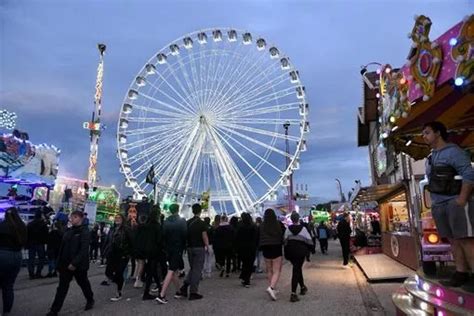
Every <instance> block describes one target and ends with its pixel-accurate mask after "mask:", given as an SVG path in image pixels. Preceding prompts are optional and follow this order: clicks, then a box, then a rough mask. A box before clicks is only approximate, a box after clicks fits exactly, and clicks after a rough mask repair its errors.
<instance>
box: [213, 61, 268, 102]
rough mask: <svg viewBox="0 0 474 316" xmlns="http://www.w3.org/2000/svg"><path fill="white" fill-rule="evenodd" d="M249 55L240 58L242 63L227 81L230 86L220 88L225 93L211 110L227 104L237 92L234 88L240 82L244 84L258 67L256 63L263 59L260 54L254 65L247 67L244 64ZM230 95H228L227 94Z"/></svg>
mask: <svg viewBox="0 0 474 316" xmlns="http://www.w3.org/2000/svg"><path fill="white" fill-rule="evenodd" d="M250 54H251V52H247V55H246V56H245V57H243V58H242V62H241V63H240V64H239V66H237V67H236V69H235V70H234V72H233V78H232V79H229V80H228V82H229V84H230V86H228V85H224V86H223V87H222V88H221V91H225V93H224V94H223V96H222V98H220V99H219V100H217V101H216V102H214V104H213V109H215V107H216V106H218V105H219V104H220V103H222V104H226V103H227V102H229V100H230V99H231V96H232V95H234V94H235V93H236V92H235V91H236V90H239V91H240V89H237V88H236V87H238V85H239V84H240V83H241V82H245V80H248V77H249V76H248V74H249V73H250V74H252V73H251V71H252V70H253V69H254V68H257V66H256V65H258V63H259V62H260V60H261V59H262V58H263V56H264V54H260V56H259V57H258V58H257V62H256V63H255V64H254V65H250V66H248V65H247V64H246V63H244V61H246V60H245V58H246V57H247V56H249V55H250ZM245 65H247V67H244V66H245ZM235 76H236V77H237V79H234V78H235ZM229 93H230V94H229Z"/></svg>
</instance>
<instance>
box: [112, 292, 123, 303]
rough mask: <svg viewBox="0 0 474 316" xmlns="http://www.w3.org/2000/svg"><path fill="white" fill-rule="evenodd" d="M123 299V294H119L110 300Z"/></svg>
mask: <svg viewBox="0 0 474 316" xmlns="http://www.w3.org/2000/svg"><path fill="white" fill-rule="evenodd" d="M121 299H122V294H117V296H115V297H112V298H111V299H110V301H112V302H118V301H120V300H121Z"/></svg>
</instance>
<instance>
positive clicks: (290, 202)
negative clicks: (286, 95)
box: [283, 121, 293, 213]
mask: <svg viewBox="0 0 474 316" xmlns="http://www.w3.org/2000/svg"><path fill="white" fill-rule="evenodd" d="M289 127H290V122H289V121H286V122H285V123H284V124H283V128H284V129H285V143H286V153H287V155H286V169H287V170H289V168H288V167H289V166H290V157H289V154H290V142H289V140H288V128H289ZM289 172H290V174H289V176H288V178H289V180H290V185H289V186H288V189H287V194H288V212H290V213H291V212H293V171H291V170H289Z"/></svg>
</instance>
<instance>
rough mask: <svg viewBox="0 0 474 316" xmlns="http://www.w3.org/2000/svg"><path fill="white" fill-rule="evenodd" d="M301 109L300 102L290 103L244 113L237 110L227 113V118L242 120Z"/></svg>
mask: <svg viewBox="0 0 474 316" xmlns="http://www.w3.org/2000/svg"><path fill="white" fill-rule="evenodd" d="M299 107H300V102H290V103H285V104H278V105H272V106H267V107H263V108H259V109H252V110H244V111H241V110H237V111H234V112H231V113H225V117H231V118H240V117H246V116H258V115H261V114H269V113H278V112H284V111H290V110H295V109H299Z"/></svg>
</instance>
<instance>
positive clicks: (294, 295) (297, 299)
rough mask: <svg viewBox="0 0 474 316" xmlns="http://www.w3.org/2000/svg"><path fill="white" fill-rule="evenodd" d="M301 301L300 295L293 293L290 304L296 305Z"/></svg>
mask: <svg viewBox="0 0 474 316" xmlns="http://www.w3.org/2000/svg"><path fill="white" fill-rule="evenodd" d="M299 300H300V298H299V297H298V295H296V293H291V296H290V302H292V303H294V302H298V301H299Z"/></svg>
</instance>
